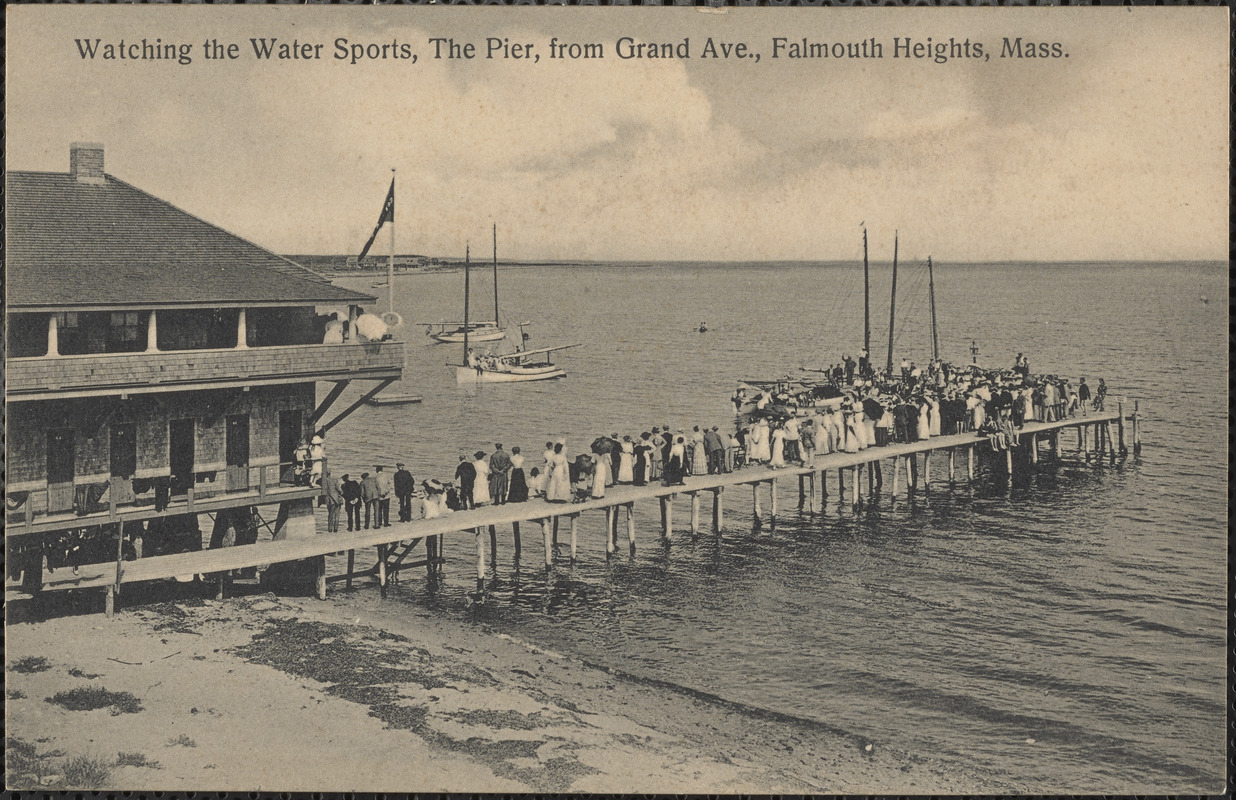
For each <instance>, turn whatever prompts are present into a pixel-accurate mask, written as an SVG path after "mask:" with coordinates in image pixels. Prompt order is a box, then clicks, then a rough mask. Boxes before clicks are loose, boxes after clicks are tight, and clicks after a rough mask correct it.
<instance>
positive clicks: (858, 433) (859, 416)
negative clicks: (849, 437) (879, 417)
mask: <svg viewBox="0 0 1236 800" xmlns="http://www.w3.org/2000/svg"><path fill="white" fill-rule="evenodd" d="M854 438H856V439H858V449H859V450H866V449H867V448H868V447H870V446H871V444H872V442H870V441H868V439H867V415H866V414H865V413H863V408H862V406H860V405H855V406H854Z"/></svg>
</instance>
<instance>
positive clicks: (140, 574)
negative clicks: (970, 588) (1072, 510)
mask: <svg viewBox="0 0 1236 800" xmlns="http://www.w3.org/2000/svg"><path fill="white" fill-rule="evenodd" d="M1126 420H1130V421H1132V423H1133V424H1132V443H1133V448H1134V451H1135V452H1136V451H1137V449H1138V448H1139V446H1140V434H1139V431H1138V428H1137V425H1138V415H1137V413H1136V412H1135V413H1134V414H1133V416H1132V417H1128V418H1126V417H1125V416H1124V415H1123V410H1119V411H1117V412H1106V413H1095V414H1092V415H1090V416H1088V417H1074V418H1068V419H1064V420H1060V421H1057V422H1031V423H1027V424H1026V425H1025V426H1024V427H1023V428H1022V429H1021V430H1020V431H1018V438H1019V442H1020V444H1021V445H1022V446H1023V447H1026V446H1027V445H1028V447H1026V449H1027V450H1028V452H1029V458H1030V460H1031V461H1037V460H1038V453H1039V445H1040V443H1041V442H1042V441H1043V440H1047V441H1048V443H1049V445H1050V446H1051V448H1052V450H1053V451H1054V452H1056V453H1057V454H1058V453H1059V432H1060V431H1062V430H1064V429H1066V428H1072V429H1076V433H1077V452H1079V453H1081V454H1086V455H1088V453H1089V451H1090V448H1091V446H1092V444H1091V443H1092V442H1093V447H1094V450H1095V452H1096V453H1103V452H1107V453H1109V454H1111V455H1112V456H1113V457H1114V455H1115V453H1116V451H1117V449H1119V450H1120V451H1121V452H1124V451H1125V450H1126V433H1125V428H1126V426H1125V422H1126ZM1091 437H1093V439H1091ZM1104 445H1106V448H1105V449H1104ZM983 449H986V450H988V451H991V450H992V445H991V444H990V443H989V440H988V438H987V437H980V436H977V435H976V434H973V433H964V434H956V435H950V436H937V437H932V438H930V439H926V440H923V441H917V442H909V443H903V444H892V445H887V446H884V447H873V448H868V449H866V450H862V451H860V452H857V453H831V454H828V455H817V456H816V457H815V459H814V460H813V463H811V464H809V465H803V466H799V465H790V466H786V467H782V468H779V469H773V468H770V467H768V466H764V465H758V466H747V467H744V468H741V469H738V470H735V471H734V472H730V473H724V474H719V475H700V476H693V477H687V478H686V479H685V483H684V484H683V485H677V486H665V485H663V484H661V483H655V484H649V485H647V486H618V485H615V486H612V487H609V488H608V489H606V494H605V497H603V498H599V499H589V500H586V501H584V502H580V503H550V502H547V501H545V500H542V499H532V500H529V501H528V502H525V503H509V504H505V505H500V506H494V505H490V506H483V507H481V508H478V509H473V510H470V511H457V512H453V513H450V514H446V515H444V516H442V517H439V518H436V519H428V520H426V519H420V520H414V521H412V522H397V523H393V524H392V525H391V526H390V527H385V528H377V529H373V530H362V531H353V532H339V533H324V534H318V535H315V536H309V537H304V538H296V539H283V540H280V541H263V542H257V543H255V544H249V545H241V546H235V547H227V548H218V549H212V550H201V551H193V552H188V553H177V554H174V555H163V556H151V557H148V558H143V559H139V560H136V561H122V562H109V563H102V564H90V565H86V566H82V567H79V568H78V569H77V570H76V571H74V570H72V569H71V568H60V569H57V570H56V571H55V573H50V572H45V573H44V575H43V589H44V590H45V591H47V590H56V589H92V588H93V589H106V591H107V599H108V603H107V607H108V609H109V610H110V609H111V607H112V601H113V597H114V594H115V593H116V592H118V591H119V590H120V586H121V585H122V584H125V583H134V582H139V581H152V580H159V579H166V578H173V577H176V576H186V575H189V576H191V575H199V574H200V575H222V574H226V573H228V572H229V571H231V570H238V569H244V568H247V567H257V566H262V565H270V564H277V563H284V562H290V561H298V560H302V559H317V563H316V569H317V572H318V575H317V579H318V592H319V595H320V596H322V597H325V588H326V582H327V580H328V579H327V577H326V575H325V556H326V555H328V554H332V553H338V552H342V551H355V550H363V549H367V548H371V547H376V548H379V550H378V553H379V556H378V557H379V565H383V566H384V565H385V559H386V553H387V546H390V545H394V544H396V543H398V542H401V541H404V542H406V541H408V540H424V541H426V542H428V541H430V539H429V538H428V537H439V536H446V535H455V534H467V535H473V536H475V537H476V547H477V562H478V563H477V578H478V581H479V580H480V579H481V578H483V577H484V575H485V548H484V544H483V542H482V539H483V536H482V532H483V531H485V530H486V529H489V530H490V532H491V533H492V529H493V527H494V526H498V525H512V526H513V527H514V531H515V535H516V547H517V548H518V547H519V543H518V542H519V539H518V537H519V524H520V523H526V522H533V523H534V524H539V525H540V528H541V532H542V538H543V540H544V547H545V563H546V565H547V566H549V565H552V563H553V548H552V545H551V527H552V529H553V532H554V534H555V535H556V533H557V527H558V525H557V522H558V520H559V519H562V518H565V519H567V521H568V523H569V529H570V544H571V556H572V558H574V557H575V554H576V542H577V525H578V520H579V517H580V515H581V514H584V513H588V512H593V511H600V512H604V514H605V524H606V529H607V530H610V531H611V533H613V534H614V535H611V536H607V537H606V547H607V552H610V553H612V552H613V551H614V549H615V546H616V541H615V539H616V531H617V528H618V520H617V516H618V513H619V512H618V510H619V509H625V510H626V514H625V523H626V524H625V527H626V532H627V536H628V539H629V541H630V543H631V544H632V545H634V543H635V537H636V517H635V506H636V504H637V503H644V502H647V501H654V500H655V501H659V504H660V509H659V512H656V514H655V516H650V519H655V522H656V527H657V528H658V529H659V533H660V535H661V536H663V537H665V538H670V537H672V536H673V531H674V519H673V512H674V505H673V501H674V499H675V498H677V497H678V496H679V495H687V496H688V498H689V499H690V502H691V518H690V530H691V531H692V532H698V531H699V529H700V513H701V509H700V498H701V495H704V494H705V493H707V494H711V501H712V508H711V509H710V511H711V517H712V519H711V525H710V527H711V528H712V529H713V531H714V532H715V533H717V534H720V533H721V531H722V529H723V527H724V522H723V511H724V509H723V500H724V497H725V496H726V490H727V489H731V488H734V487H740V486H750V487H752V501H753V508H754V514H755V518H756V520H757V522H758V521H759V520H760V519H761V517H762V515H763V511H762V509H761V497H760V495H761V491H760V487H761V486H764V485H768V486H769V487H770V491H769V493H768V500H769V512H770V515H771V517H773V518H775V517H776V516H777V514H778V486H779V485H782V486H783V485H784V482H785V481H786V480H787V479H792V478H795V477H798V478H800V481H799V487H798V489H799V506H798V507H800V508H801V507H803V504H804V503H809V505H807V508H808V509H809V510H814V507H815V496H816V481H817V476H819V477H818V479H819V481H820V487H819V488H820V496H821V497H823V496H824V495H825V494H826V491H825V490H826V480H827V479H826V475H827V472H828V471H831V470H836V471H837V473H838V484H837V490H838V492H839V496H840V497H841V498H842V499H843V500H844V495H843V494H840V492H843V491H845V489H846V488H848V489H849V491H850V495H851V499H852V502H853V504H854V505H855V506H857V505H858V504H859V501H860V493H861V492H862V476H863V471H864V470H865V471H866V475H867V480H868V491H869V492H870V491H872V490H873V489H874V487H875V481H876V477H875V476H876V475H879V476H880V477H879V480H880V483H881V484H882V486H883V488H882V493H887V494H888V495H890V496H892V497H895V496H896V495H897V492H898V484H899V479H900V475H901V473H902V471H903V469H904V471H905V472H906V479H907V487H909V486H912V485H913V484H914V483H920V482H921V484H922V485H923V487H924V488H925V487H926V485H927V484H929V483H930V482H931V480H932V475H931V466H932V465H931V460H930V458H929V456H930V454H931V453H933V452H935V451H939V450H942V451H946V452H947V453H948V456H949V460H948V480H949V481H950V482H951V481H953V480H954V476H955V467H956V468H957V469H960V467H958V466H957V465H956V464H955V458H954V457H955V454H956V453H958V452H959V451H964V453H965V460H966V465H965V475H966V477H967V479H972V478H973V476H974V459H975V453H976V450H983ZM920 453H922V454H924V455H925V457H924V459H923V465H922V467H921V468H919V467H918V464H917V460H916V457H917V455H918V454H920ZM885 460H891V461H892V467H893V470H892V476H891V481H890V479H889V477H888V476H886V475H884V474H883V472H882V470H876V469H872V466H873V465H877V464H879V462H881V461H885ZM1006 467H1007V470H1008V471H1009V473H1010V474H1011V473H1012V472H1013V469H1014V461H1013V457H1012V453H1011V452H1008V454H1007V456H1006ZM847 471H848V472H849V473H850V480H849V481H848V484H849V485H848V487H847V486H846V483H847V481H846V480H845V473H846V472H847ZM890 482H891V491H890V487H889V484H890ZM350 561H351V559H349V562H350ZM419 563H421V564H424V563H425V562H424V561H421V562H419ZM431 566H432V564H431ZM378 572H379V582H380V583H381V584H382V585H383V587H384V586H385V577H386V576H385V574H384V573H385V571H384V569H379V570H378ZM352 574H354V573H351V572H349V577H350V576H351V575H352Z"/></svg>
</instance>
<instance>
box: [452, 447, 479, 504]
mask: <svg viewBox="0 0 1236 800" xmlns="http://www.w3.org/2000/svg"><path fill="white" fill-rule="evenodd" d="M455 480H456V481H457V482H458V483H459V507H460V509H469V508H475V507H476V504H475V503H473V502H472V489H473V488H474V487H475V486H476V467H474V466H472V462H471V461H469V460H468V457H467V456H460V457H459V466H458V467H455Z"/></svg>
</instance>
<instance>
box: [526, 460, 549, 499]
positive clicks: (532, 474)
mask: <svg viewBox="0 0 1236 800" xmlns="http://www.w3.org/2000/svg"><path fill="white" fill-rule="evenodd" d="M528 496H529V497H544V496H545V473H544V472H542V471H541V469H540V468H539V467H533V468H532V470H531V471H529V473H528Z"/></svg>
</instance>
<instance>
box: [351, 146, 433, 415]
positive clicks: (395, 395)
mask: <svg viewBox="0 0 1236 800" xmlns="http://www.w3.org/2000/svg"><path fill="white" fill-rule="evenodd" d="M394 171H395V170H393V169H392V170H391V172H392V173H393V172H394ZM384 222H389V223H390V225H391V252H390V258H389V260H388V261H387V262H386V284H385V285H386V286H389V287H390V295H389V296H388V298H387V311H386V313H385V314H383V315H382V320H383V321H384V322H385V323H386V324H387V325H389V326H390V327H392V328H395V327H398V326H400V325H402V324H403V319H402V318H401V317H400V316H399V315H398V314H396V313H395V176H394V175H393V174H392V175H391V188H390V192H389V193H388V194H387V199H386V203H385V204H384V205H383V206H382V214H381V216H379V217H378V227H377V228H374V230H373V236H370V237H369V242H368V244H366V245H365V252H368V250H369V245H371V244H373V237H374V236H377V235H378V228H381V227H382V224H383V223H384ZM361 258H364V254H363V253H362V255H361ZM357 260H358V261H359V260H360V259H357ZM379 285H380V284H376V283H375V284H374V288H377V287H378V286H379ZM407 373H408V352H407V345H406V344H405V345H404V354H403V371H402V374H403V375H404V376H405V377H406V375H407ZM419 402H421V396H420V395H419V394H412V393H411V392H400V391H397V390H396V391H386V390H383V391H381V392H379V393H378V394H375V395H373V396H371V397H369V398H367V399H366V400H365V403H366V404H367V405H371V406H402V405H408V404H410V403H419Z"/></svg>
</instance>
